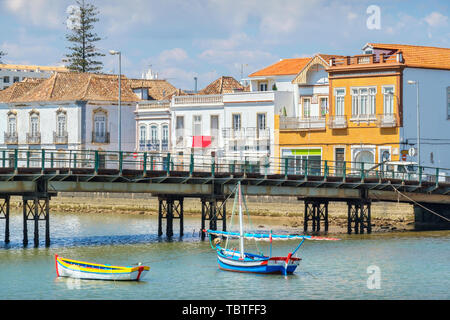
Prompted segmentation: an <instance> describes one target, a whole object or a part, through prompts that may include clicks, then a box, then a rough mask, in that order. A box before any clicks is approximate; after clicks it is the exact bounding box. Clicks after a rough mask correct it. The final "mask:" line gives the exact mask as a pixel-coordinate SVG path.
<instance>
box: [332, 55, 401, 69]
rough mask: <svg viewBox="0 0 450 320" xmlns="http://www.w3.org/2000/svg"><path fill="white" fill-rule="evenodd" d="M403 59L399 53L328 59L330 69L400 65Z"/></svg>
mask: <svg viewBox="0 0 450 320" xmlns="http://www.w3.org/2000/svg"><path fill="white" fill-rule="evenodd" d="M402 62H403V57H402V54H401V53H400V52H398V53H395V54H391V55H387V54H383V53H380V54H378V55H377V54H360V55H355V56H352V57H350V56H347V57H336V58H331V59H330V66H331V67H344V66H351V65H373V64H383V63H387V64H397V63H402Z"/></svg>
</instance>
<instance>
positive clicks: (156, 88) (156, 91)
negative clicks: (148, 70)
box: [128, 79, 178, 100]
mask: <svg viewBox="0 0 450 320" xmlns="http://www.w3.org/2000/svg"><path fill="white" fill-rule="evenodd" d="M128 81H129V83H130V86H131V89H141V88H144V89H147V90H148V96H149V97H150V98H151V99H153V100H167V99H170V97H172V95H174V94H175V93H177V92H178V89H177V88H175V87H174V86H173V85H172V84H170V83H169V82H168V81H167V80H162V79H151V80H149V79H129V80H128Z"/></svg>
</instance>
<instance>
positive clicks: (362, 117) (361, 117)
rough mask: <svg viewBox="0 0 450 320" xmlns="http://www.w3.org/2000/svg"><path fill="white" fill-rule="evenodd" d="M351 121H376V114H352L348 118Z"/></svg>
mask: <svg viewBox="0 0 450 320" xmlns="http://www.w3.org/2000/svg"><path fill="white" fill-rule="evenodd" d="M350 121H352V122H357V123H360V122H374V121H377V116H376V115H375V114H372V113H370V114H353V115H352V117H351V118H350Z"/></svg>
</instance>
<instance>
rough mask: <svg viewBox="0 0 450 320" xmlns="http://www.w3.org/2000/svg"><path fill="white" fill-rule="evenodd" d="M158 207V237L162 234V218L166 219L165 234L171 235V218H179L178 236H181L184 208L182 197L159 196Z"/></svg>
mask: <svg viewBox="0 0 450 320" xmlns="http://www.w3.org/2000/svg"><path fill="white" fill-rule="evenodd" d="M158 200H159V208H158V237H160V236H162V234H163V231H162V219H166V236H167V237H172V236H173V220H174V219H179V220H180V237H182V236H183V229H184V225H183V223H184V221H183V220H184V217H183V215H184V209H183V201H184V198H183V197H174V196H164V197H163V196H160V197H159V198H158Z"/></svg>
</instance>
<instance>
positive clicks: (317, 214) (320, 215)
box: [303, 199, 328, 232]
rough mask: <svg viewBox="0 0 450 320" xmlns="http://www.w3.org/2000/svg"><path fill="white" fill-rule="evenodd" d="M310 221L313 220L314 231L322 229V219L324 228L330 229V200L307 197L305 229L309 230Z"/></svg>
mask: <svg viewBox="0 0 450 320" xmlns="http://www.w3.org/2000/svg"><path fill="white" fill-rule="evenodd" d="M309 221H311V222H312V231H313V232H315V231H320V221H323V222H324V229H325V231H328V201H326V200H316V199H306V200H305V216H304V220H303V231H305V232H307V231H308V224H309Z"/></svg>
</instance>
